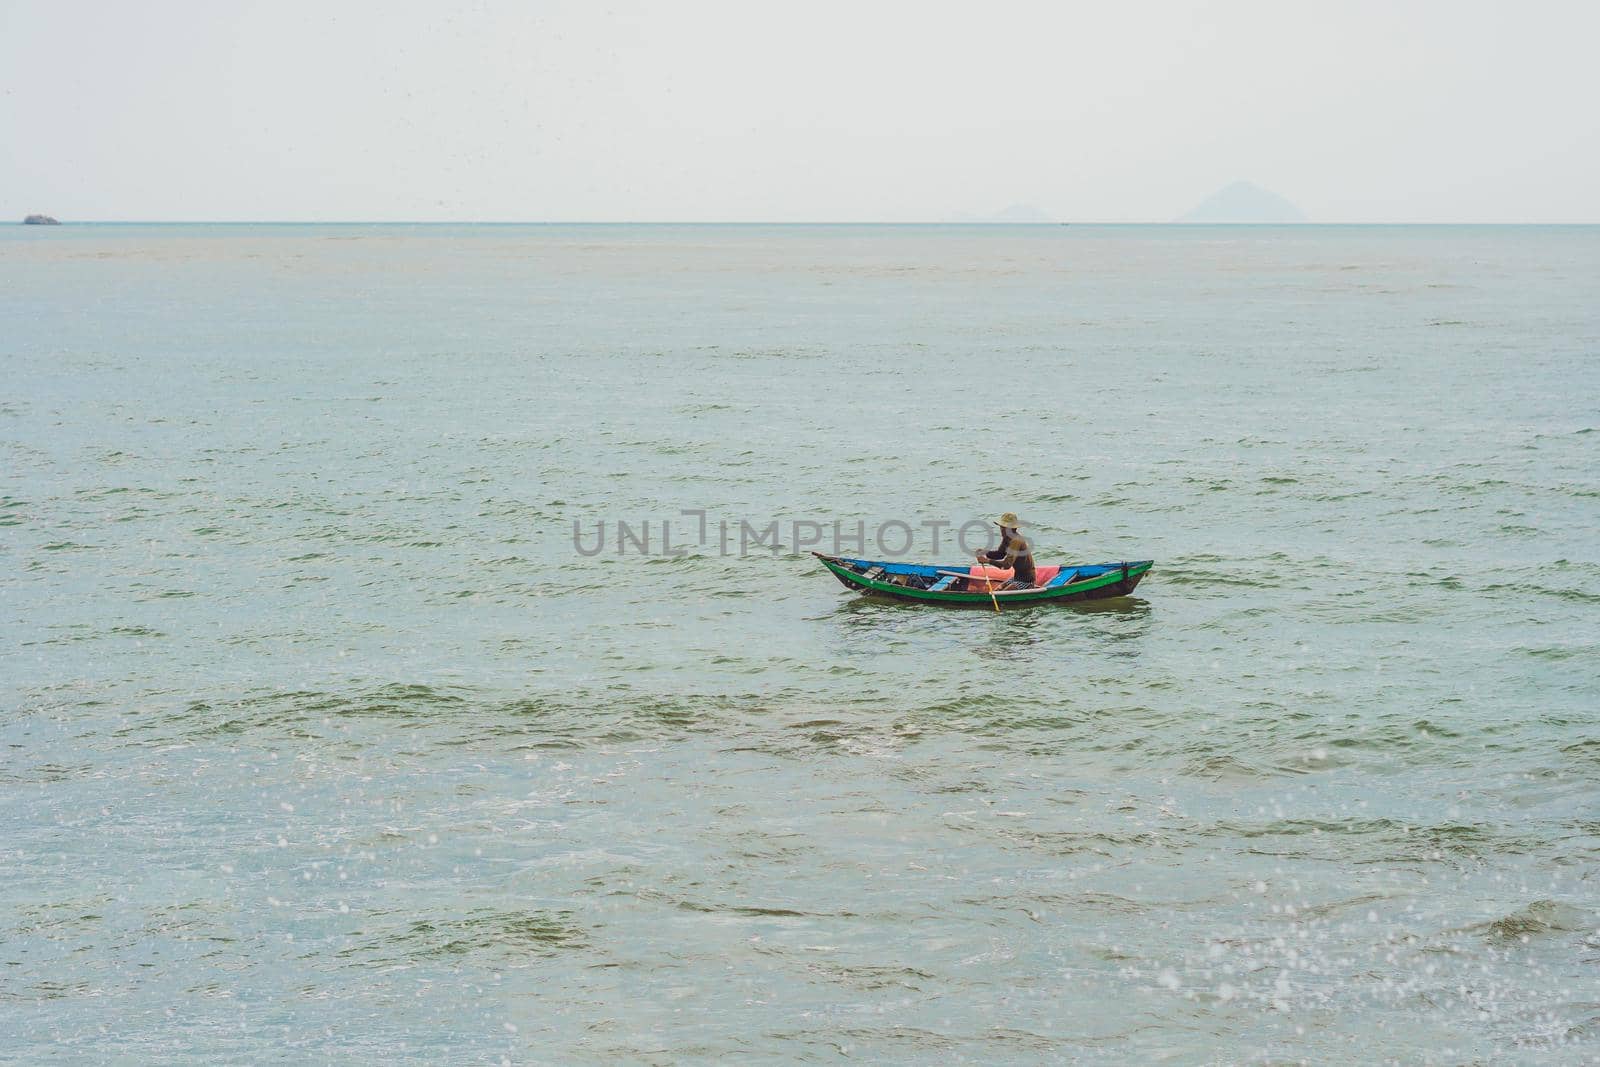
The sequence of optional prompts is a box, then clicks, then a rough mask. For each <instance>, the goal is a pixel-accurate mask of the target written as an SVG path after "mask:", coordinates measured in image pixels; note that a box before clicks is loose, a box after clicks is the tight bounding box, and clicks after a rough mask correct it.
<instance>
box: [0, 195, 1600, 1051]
mask: <svg viewBox="0 0 1600 1067" xmlns="http://www.w3.org/2000/svg"><path fill="white" fill-rule="evenodd" d="M1597 280H1600V228H1586V227H1550V228H1538V227H1477V228H1475V227H1418V228H1408V227H1291V228H1270V227H1231V228H1230V227H1080V226H1070V227H1055V226H1050V227H984V226H972V227H957V226H952V227H869V226H840V227H757V226H701V227H687V226H686V227H673V226H470V227H468V226H461V227H456V226H400V225H383V226H356V225H349V226H334V225H328V226H298V225H263V226H243V225H217V226H198V225H197V226H189V225H166V226H121V225H84V226H63V227H60V228H50V229H39V228H27V229H24V228H22V227H16V228H13V229H9V230H5V231H0V639H3V640H0V1061H4V1062H21V1063H36V1062H72V1063H99V1062H119V1063H120V1062H171V1063H188V1064H212V1063H221V1062H230V1063H231V1062H414V1063H444V1062H449V1063H499V1062H503V1061H504V1062H512V1063H584V1062H594V1063H601V1062H604V1063H612V1062H618V1061H628V1062H660V1063H677V1062H696V1061H709V1060H713V1059H722V1058H726V1059H737V1060H740V1061H754V1062H789V1061H804V1062H823V1063H826V1062H840V1061H844V1060H863V1061H871V1062H906V1063H931V1062H969V1063H984V1064H989V1063H1001V1062H1020V1063H1031V1062H1050V1063H1056V1062H1065V1063H1072V1062H1084V1063H1102V1062H1140V1063H1148V1062H1158V1061H1164V1062H1177V1063H1213V1062H1219V1063H1220V1062H1227V1063H1233V1062H1274V1063H1276V1062H1293V1061H1299V1060H1307V1061H1311V1062H1385V1061H1394V1062H1405V1063H1451V1064H1454V1063H1466V1062H1481V1063H1507V1062H1519V1063H1550V1064H1555V1063H1573V1062H1584V1061H1587V1060H1591V1059H1594V1058H1595V1057H1596V1056H1600V995H1597V993H1596V988H1597V985H1596V978H1597V966H1600V932H1597V925H1600V868H1597V855H1600V851H1597V850H1600V818H1597V812H1600V729H1597V725H1600V714H1597V703H1600V655H1597V653H1600V626H1597V623H1600V534H1597V532H1596V528H1597V520H1600V462H1597V460H1600V299H1597V298H1600V288H1597ZM1006 510H1014V511H1017V512H1019V513H1020V514H1022V515H1023V516H1024V518H1025V519H1027V520H1029V521H1030V523H1031V524H1032V525H1031V527H1030V531H1031V533H1032V534H1033V537H1034V541H1035V545H1036V551H1037V554H1038V556H1039V558H1040V559H1041V561H1047V562H1059V561H1073V562H1098V561H1105V560H1112V561H1115V560H1123V559H1150V558H1153V559H1155V560H1156V561H1157V562H1156V568H1155V570H1154V571H1153V572H1152V574H1151V575H1150V576H1149V577H1148V578H1147V579H1146V580H1145V581H1144V583H1143V584H1141V585H1140V586H1139V588H1138V590H1137V593H1136V595H1135V596H1134V597H1132V598H1125V599H1120V600H1113V601H1106V602H1102V603H1094V604H1085V605H1080V606H1065V607H1062V606H1057V607H1042V608H1037V609H1033V610H1017V611H1002V612H1001V613H1000V614H998V615H996V614H994V613H993V612H992V611H947V610H936V609H931V608H919V607H914V606H913V607H907V606H903V605H897V604H892V603H881V602H874V601H871V600H863V599H859V598H855V597H853V596H852V595H850V594H848V593H847V592H846V591H844V590H843V589H841V588H840V586H839V585H838V583H836V582H835V581H834V580H833V579H832V578H831V577H829V576H828V575H827V573H826V572H824V571H823V570H822V568H821V567H819V566H817V565H816V563H815V562H814V561H813V560H811V559H810V557H809V556H806V555H803V554H796V553H793V552H790V551H778V552H773V551H765V550H752V551H749V552H746V553H743V554H741V553H740V552H739V551H738V544H737V534H735V541H734V543H733V545H732V547H731V550H730V551H728V552H727V553H726V554H725V553H724V552H723V550H722V547H721V545H720V544H719V543H718V538H717V533H716V531H717V530H718V529H719V528H720V527H719V524H721V523H724V522H726V523H729V524H730V527H731V528H733V529H735V530H737V529H738V524H739V523H741V522H745V523H749V524H751V526H753V527H755V528H757V529H761V528H765V527H766V526H768V525H769V524H770V523H772V522H778V523H779V524H780V529H781V530H783V531H785V532H786V533H787V532H790V531H792V530H793V528H794V523H795V522H797V521H807V522H810V521H814V522H817V523H823V524H832V523H834V522H836V521H837V522H839V523H841V524H842V525H843V526H844V527H845V528H846V529H849V528H852V527H853V525H854V524H855V523H857V522H861V523H863V524H865V525H866V527H867V529H869V530H873V529H878V528H881V526H882V525H883V524H884V523H888V522H904V523H906V524H907V525H909V526H912V527H913V528H914V529H915V531H916V533H917V536H918V539H919V540H918V543H917V545H916V546H914V547H913V549H912V550H911V551H910V552H909V554H908V556H907V558H909V559H916V560H919V561H926V562H951V563H958V562H960V561H961V554H960V553H959V552H957V551H953V550H952V548H951V546H950V544H949V543H948V539H947V542H946V544H945V545H944V546H942V547H941V550H940V551H939V553H938V555H937V557H936V556H935V554H934V551H933V548H932V545H931V543H930V539H929V537H928V532H929V528H928V527H926V526H923V525H921V524H923V523H927V522H949V523H951V524H952V526H955V525H959V524H960V523H962V522H965V521H967V520H970V519H975V518H981V517H984V516H988V515H992V514H996V513H998V512H1000V511H1006ZM686 512H692V513H700V512H703V513H704V515H705V517H706V522H707V528H708V530H709V531H711V532H710V533H709V535H708V537H707V538H706V540H705V541H704V543H702V542H701V540H700V538H699V536H698V529H697V526H698V521H699V520H698V518H696V517H695V516H694V515H686V514H685V513H686ZM618 521H622V522H625V523H628V524H630V528H633V529H638V528H639V527H640V526H641V524H643V523H644V522H647V521H648V522H650V523H651V524H652V527H653V529H654V530H655V531H659V529H660V525H659V524H660V523H661V522H663V521H667V522H669V523H671V524H673V530H674V536H675V537H682V538H683V539H684V542H685V543H686V546H687V549H688V551H687V552H686V553H685V554H682V555H668V554H664V553H662V552H660V551H656V550H654V549H653V550H652V551H651V552H649V553H645V552H641V551H638V550H637V549H636V548H635V547H633V546H628V545H624V548H625V549H626V550H625V551H621V552H619V551H618V550H617V544H616V538H615V524H616V523H617V522H618ZM599 523H606V524H608V526H607V529H608V530H610V531H611V534H610V541H609V542H608V544H607V546H606V548H605V550H603V551H601V552H599V553H597V554H592V555H591V554H585V552H584V551H581V549H583V548H585V547H586V542H587V543H591V544H592V538H593V531H594V530H595V529H596V528H597V524H599ZM574 524H577V525H578V528H579V531H580V532H581V533H582V534H583V537H581V538H579V539H578V541H577V543H575V538H574ZM657 536H659V535H658V534H657ZM947 538H948V535H947ZM789 540H792V538H789ZM792 547H793V546H792V545H789V544H786V545H785V548H786V549H787V548H792ZM819 547H823V548H829V547H831V545H829V544H826V543H824V544H822V545H820V546H819ZM845 547H846V548H848V547H849V546H845ZM869 548H870V546H869ZM852 554H856V553H852ZM861 554H867V555H871V554H872V552H870V551H867V552H864V553H861Z"/></svg>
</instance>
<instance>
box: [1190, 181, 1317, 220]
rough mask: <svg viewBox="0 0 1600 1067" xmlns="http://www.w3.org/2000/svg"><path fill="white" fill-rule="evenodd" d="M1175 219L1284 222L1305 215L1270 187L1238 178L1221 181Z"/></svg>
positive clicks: (1301, 218) (1299, 218) (1301, 217)
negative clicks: (1211, 191)
mask: <svg viewBox="0 0 1600 1067" xmlns="http://www.w3.org/2000/svg"><path fill="white" fill-rule="evenodd" d="M1177 221H1179V222H1199V223H1230V222H1265V223H1286V222H1305V221H1306V215H1305V212H1303V211H1301V210H1300V209H1299V208H1297V207H1295V206H1294V205H1293V204H1292V203H1290V202H1289V201H1287V200H1285V199H1284V198H1283V197H1281V196H1279V195H1278V194H1277V193H1275V192H1273V191H1272V190H1270V189H1263V188H1261V186H1259V185H1256V184H1255V183H1253V182H1246V181H1238V182H1234V183H1233V184H1231V185H1224V186H1223V187H1222V188H1221V189H1218V190H1217V191H1216V192H1214V193H1212V194H1211V195H1210V196H1208V197H1206V198H1205V199H1204V200H1202V201H1200V203H1198V204H1196V205H1195V206H1194V208H1193V209H1192V210H1190V211H1189V212H1188V213H1186V214H1184V215H1181V216H1179V217H1178V220H1177Z"/></svg>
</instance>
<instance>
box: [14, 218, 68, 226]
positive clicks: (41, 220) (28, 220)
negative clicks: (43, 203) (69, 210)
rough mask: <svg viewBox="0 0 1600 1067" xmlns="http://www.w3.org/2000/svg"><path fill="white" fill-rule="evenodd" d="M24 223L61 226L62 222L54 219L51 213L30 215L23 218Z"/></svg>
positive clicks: (26, 224)
mask: <svg viewBox="0 0 1600 1067" xmlns="http://www.w3.org/2000/svg"><path fill="white" fill-rule="evenodd" d="M22 224H23V225H24V226H60V225H61V222H60V220H59V219H53V218H51V217H50V216H49V215H29V216H28V217H27V218H25V219H23V220H22Z"/></svg>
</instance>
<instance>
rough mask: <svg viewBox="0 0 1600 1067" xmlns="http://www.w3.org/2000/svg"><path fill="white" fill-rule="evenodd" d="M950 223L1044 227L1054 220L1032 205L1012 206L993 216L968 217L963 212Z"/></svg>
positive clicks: (968, 215)
mask: <svg viewBox="0 0 1600 1067" xmlns="http://www.w3.org/2000/svg"><path fill="white" fill-rule="evenodd" d="M950 221H951V222H970V223H985V222H987V223H997V222H999V223H1010V224H1013V225H1015V224H1018V223H1027V224H1030V225H1046V224H1048V223H1052V222H1054V221H1055V219H1053V218H1051V217H1050V216H1049V215H1046V214H1045V213H1044V212H1043V211H1040V210H1039V209H1038V208H1036V207H1034V206H1033V205H1032V204H1012V205H1011V206H1010V207H1008V208H1006V209H1005V210H1004V211H996V212H995V213H994V214H993V215H970V214H968V213H967V212H965V211H963V212H961V213H960V214H959V215H957V216H955V217H954V218H952V219H951V220H950Z"/></svg>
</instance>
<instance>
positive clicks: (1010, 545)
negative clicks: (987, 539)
mask: <svg viewBox="0 0 1600 1067" xmlns="http://www.w3.org/2000/svg"><path fill="white" fill-rule="evenodd" d="M994 524H995V525H996V526H998V527H1000V547H999V548H991V549H989V550H988V551H987V552H985V551H983V550H982V549H980V550H979V551H978V562H979V563H980V564H988V565H990V566H993V567H1010V568H1011V569H1012V571H1013V572H1014V573H1013V574H1012V575H1011V580H1012V581H1014V582H1018V583H1020V584H1022V585H1032V584H1033V582H1034V572H1033V547H1032V546H1031V545H1029V544H1028V542H1027V541H1026V540H1024V539H1023V536H1022V534H1021V533H1019V532H1018V531H1017V527H1019V526H1021V525H1022V520H1020V519H1018V518H1017V514H1016V512H1014V511H1008V512H1006V513H1005V514H1004V515H1002V516H1000V517H999V518H998V519H996V520H995V523H994Z"/></svg>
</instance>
